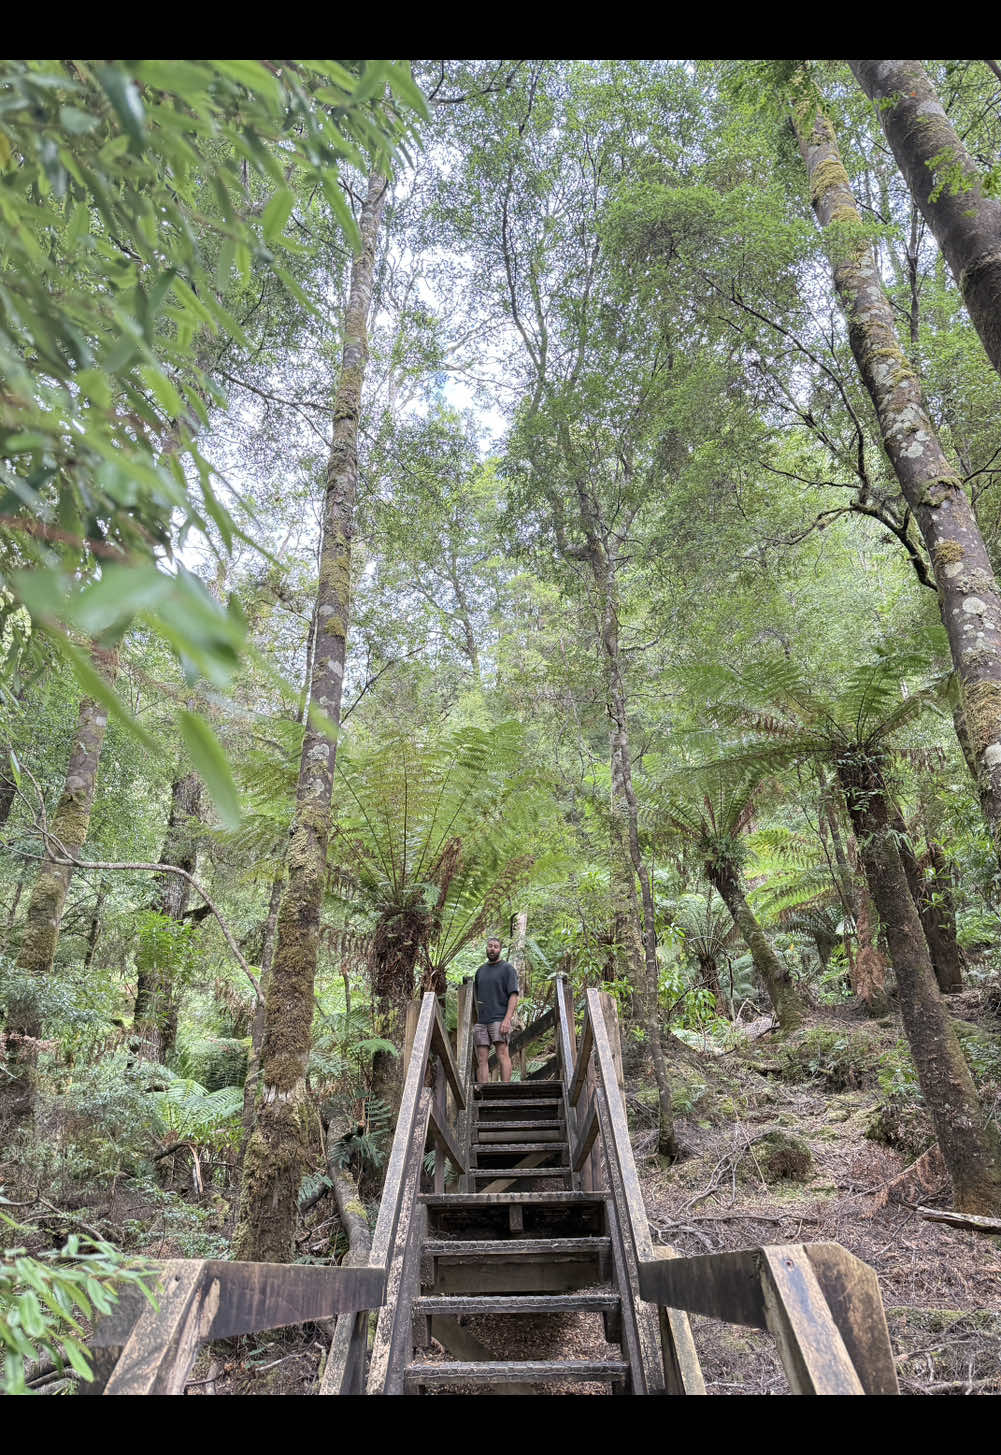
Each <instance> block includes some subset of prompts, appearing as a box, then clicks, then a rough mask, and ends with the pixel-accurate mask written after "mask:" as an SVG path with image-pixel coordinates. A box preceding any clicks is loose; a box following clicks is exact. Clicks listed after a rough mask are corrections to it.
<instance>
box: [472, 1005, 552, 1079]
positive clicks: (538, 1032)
mask: <svg viewBox="0 0 1001 1455" xmlns="http://www.w3.org/2000/svg"><path fill="white" fill-rule="evenodd" d="M555 1024H556V1009H555V1007H553V1006H550V1008H549V1010H546V1011H543V1013H542V1015H540V1016H536V1018H535V1020H534V1021H533V1022H532V1024H531V1025H529V1026H523V1027H522V1029H521V1030H520V1031H515V1033H514V1035H513V1036H512V1037H511V1039H510V1040H509V1041H508V1043H507V1048H508V1050H509V1051H510V1053H511V1055H512V1056H517V1055H518V1054H519V1052H522V1053H523V1052H524V1051H525V1050H526V1048H527V1047H528V1046H530V1045H532V1043H533V1042H534V1041H537V1040H539V1038H540V1037H541V1036H544V1035H545V1034H546V1032H547V1031H551V1030H552V1028H553V1026H554V1025H555ZM487 1065H488V1066H489V1067H490V1069H491V1071H492V1070H493V1069H494V1067H495V1066H496V1065H497V1053H496V1052H495V1051H491V1052H490V1058H489V1060H488V1062H487Z"/></svg>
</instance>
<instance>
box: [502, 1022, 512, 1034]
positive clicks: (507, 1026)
mask: <svg viewBox="0 0 1001 1455" xmlns="http://www.w3.org/2000/svg"><path fill="white" fill-rule="evenodd" d="M510 1034H511V1021H510V1018H508V1019H507V1020H506V1021H501V1035H502V1036H509V1035H510Z"/></svg>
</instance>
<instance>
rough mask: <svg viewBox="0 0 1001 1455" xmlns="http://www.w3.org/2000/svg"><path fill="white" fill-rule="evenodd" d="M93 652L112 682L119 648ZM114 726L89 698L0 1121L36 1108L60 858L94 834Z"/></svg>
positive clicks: (27, 942)
mask: <svg viewBox="0 0 1001 1455" xmlns="http://www.w3.org/2000/svg"><path fill="white" fill-rule="evenodd" d="M91 656H92V660H93V663H94V666H95V667H96V669H97V671H98V672H99V673H100V674H101V676H102V677H103V678H104V679H105V681H106V682H108V683H111V682H113V681H114V679H115V674H116V672H117V670H118V653H117V651H108V650H106V649H105V648H103V647H97V646H95V647H94V648H93V649H92V653H91ZM107 726H108V713H107V709H106V708H105V707H102V706H101V705H100V704H98V703H96V702H94V701H92V700H91V698H89V697H85V698H83V699H82V701H81V703H80V707H79V710H78V713H77V726H76V733H75V734H74V737H73V743H72V746H71V748H70V757H69V764H68V766H67V769H66V780H65V783H64V785H63V791H62V795H61V796H60V799H59V805H58V807H57V808H56V811H55V813H54V814H53V816H52V821H51V824H50V825H49V834H50V837H49V839H47V840H46V841H45V852H44V858H43V859H42V864H41V867H40V869H39V871H38V878H37V879H36V880H35V886H34V888H33V889H32V891H31V899H30V900H29V902H28V913H27V918H26V921H25V927H24V936H23V938H22V940H21V949H20V951H19V953H18V957H17V968H18V970H19V971H20V972H21V976H22V977H23V978H22V981H21V990H20V991H19V993H18V994H17V995H16V996H12V997H11V999H10V1001H9V1002H8V1006H7V1017H6V1032H7V1036H8V1041H9V1046H10V1051H9V1056H8V1061H7V1070H8V1073H9V1078H10V1079H9V1080H7V1081H6V1082H5V1083H4V1084H3V1086H2V1087H0V1121H2V1120H4V1119H5V1118H7V1117H9V1118H11V1119H12V1120H13V1121H23V1120H27V1119H29V1118H30V1117H31V1116H32V1114H33V1111H34V1104H35V1090H36V1067H37V1059H38V1043H39V1041H40V1040H41V1037H42V1028H43V1027H42V1011H41V1008H40V1000H39V997H40V995H41V994H42V993H43V990H44V982H45V981H46V980H48V979H49V978H50V977H51V975H52V967H53V964H54V962H55V956H56V948H57V946H58V944H59V929H60V925H61V923H62V918H63V911H64V909H65V908H66V895H67V893H68V891H69V886H70V880H71V878H72V877H73V865H72V864H67V863H64V862H61V861H62V860H63V859H64V858H66V857H69V858H75V857H76V856H77V855H78V854H79V852H80V850H81V849H82V848H83V845H84V841H85V839H86V837H87V831H88V829H89V828H90V815H91V810H92V809H93V806H94V795H95V792H96V790H97V767H98V763H99V762H100V758H101V748H102V747H103V745H104V734H105V731H106V729H107Z"/></svg>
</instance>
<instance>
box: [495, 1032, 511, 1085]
mask: <svg viewBox="0 0 1001 1455" xmlns="http://www.w3.org/2000/svg"><path fill="white" fill-rule="evenodd" d="M494 1050H495V1051H496V1052H497V1065H498V1066H499V1067H500V1078H501V1080H502V1081H510V1080H511V1052H510V1051H509V1050H508V1048H507V1046H506V1045H505V1043H504V1042H503V1041H497V1042H496V1043H495V1045H494Z"/></svg>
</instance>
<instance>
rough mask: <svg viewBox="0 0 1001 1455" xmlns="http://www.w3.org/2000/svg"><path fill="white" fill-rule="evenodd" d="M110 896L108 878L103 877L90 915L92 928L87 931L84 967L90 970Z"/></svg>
mask: <svg viewBox="0 0 1001 1455" xmlns="http://www.w3.org/2000/svg"><path fill="white" fill-rule="evenodd" d="M107 897H108V880H107V879H102V880H101V881H100V883H99V884H98V886H97V899H96V900H95V901H94V908H93V911H92V913H91V916H90V929H89V930H88V932H87V953H86V954H85V955H84V957H83V968H84V969H85V970H89V969H90V967H91V965H93V963H94V955H95V954H96V953H97V942H98V940H99V939H100V938H101V929H102V927H103V923H104V922H103V920H102V919H101V910H102V909H103V908H104V901H105V900H106V899H107Z"/></svg>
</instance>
